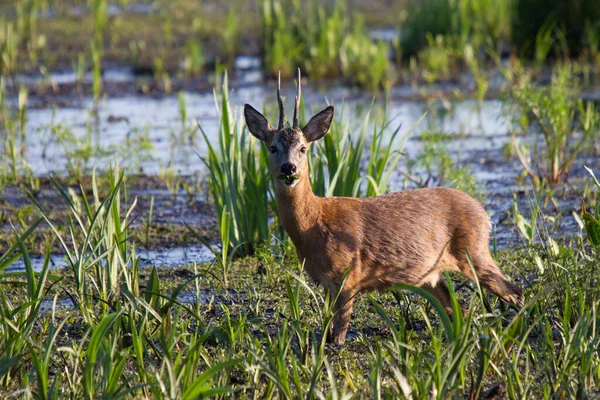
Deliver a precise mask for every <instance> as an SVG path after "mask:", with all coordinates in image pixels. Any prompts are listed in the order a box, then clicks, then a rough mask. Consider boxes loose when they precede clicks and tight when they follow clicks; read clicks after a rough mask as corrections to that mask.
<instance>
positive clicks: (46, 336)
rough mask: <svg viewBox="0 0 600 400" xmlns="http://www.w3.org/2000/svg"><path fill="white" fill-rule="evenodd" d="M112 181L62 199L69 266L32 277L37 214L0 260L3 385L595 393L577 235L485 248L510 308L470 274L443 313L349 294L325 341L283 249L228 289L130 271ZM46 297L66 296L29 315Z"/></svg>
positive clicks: (586, 263) (180, 394) (318, 315)
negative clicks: (515, 288)
mask: <svg viewBox="0 0 600 400" xmlns="http://www.w3.org/2000/svg"><path fill="white" fill-rule="evenodd" d="M113 177H114V178H113V181H112V182H113V183H112V186H111V190H110V191H109V192H108V193H107V195H106V197H102V198H96V199H92V200H91V201H90V203H89V206H86V207H89V208H86V211H83V214H82V213H81V212H80V211H76V210H75V209H73V208H71V209H72V214H71V219H72V221H73V223H72V225H71V226H72V229H73V230H83V231H84V232H85V233H86V234H85V235H84V237H83V238H81V239H78V240H77V241H76V242H74V243H72V244H70V245H68V247H69V255H68V258H69V260H70V263H71V267H68V268H66V269H64V270H61V271H56V272H55V271H50V270H49V269H48V263H46V267H45V269H44V270H42V272H39V273H36V272H33V270H32V269H31V267H30V264H29V262H28V252H27V248H26V246H25V245H24V240H25V239H26V238H27V236H28V235H30V234H31V232H32V231H33V230H35V229H37V227H36V225H37V224H34V225H33V226H32V227H31V229H29V230H23V231H21V232H19V233H18V235H17V236H15V241H14V247H13V249H11V250H10V251H8V252H7V253H6V254H5V255H4V256H2V257H0V271H1V270H4V268H5V267H6V266H7V265H8V264H9V263H10V261H11V260H12V259H14V257H21V258H23V259H24V260H25V265H26V271H25V272H23V273H6V272H3V273H1V274H0V298H1V299H2V301H1V302H0V310H1V318H0V332H1V333H2V335H0V338H2V339H1V340H0V359H2V363H1V365H2V366H3V368H1V369H0V379H1V381H0V382H1V385H0V391H2V393H3V395H10V394H16V393H18V392H19V391H20V390H24V392H21V393H24V394H25V395H26V396H27V397H33V398H51V397H54V398H57V397H65V396H67V397H77V398H79V397H83V398H94V397H103V396H104V397H115V396H117V397H120V396H123V397H125V398H198V397H201V396H208V397H216V398H232V397H235V398H240V397H243V398H249V397H252V398H296V397H298V396H301V397H310V398H322V397H328V398H333V397H335V396H339V397H347V396H351V395H353V396H357V397H376V398H383V397H401V398H432V397H433V398H440V399H443V398H449V397H463V396H464V397H468V396H473V397H478V396H482V395H484V394H486V393H488V392H489V391H490V390H501V391H503V393H504V394H505V396H507V397H508V398H530V397H543V396H547V397H564V398H581V397H586V396H587V397H594V396H595V395H596V394H597V393H598V390H599V389H600V388H599V385H598V383H599V382H600V357H599V354H600V353H599V352H598V349H599V348H600V347H599V346H600V336H599V334H600V332H599V331H598V327H597V326H598V325H597V323H598V315H597V309H598V306H599V305H600V295H599V293H598V291H597V289H596V288H597V285H598V283H599V282H597V280H598V279H597V273H596V272H597V271H596V269H597V264H598V261H599V259H598V253H597V252H596V251H595V250H593V249H592V248H590V247H588V246H587V245H586V242H585V240H584V238H583V237H580V238H579V239H577V240H576V241H575V242H574V244H573V245H572V247H565V246H563V245H559V244H556V245H555V246H556V247H555V248H554V249H552V248H550V247H543V246H539V245H528V246H527V247H526V248H525V249H523V250H521V251H517V252H515V251H513V250H511V251H507V252H500V253H499V254H498V261H499V263H500V265H501V267H502V268H503V270H504V271H505V272H506V273H507V274H508V275H510V276H512V277H515V278H518V279H519V280H520V283H521V285H524V286H526V306H525V307H524V308H523V309H522V310H519V311H516V310H512V309H510V308H508V307H506V306H505V305H503V304H501V302H500V301H499V300H498V299H497V298H495V297H493V296H490V295H489V294H488V293H487V292H485V291H484V290H482V289H481V288H480V287H478V286H477V285H476V284H469V285H467V286H463V287H462V289H461V290H459V291H458V292H456V294H454V292H453V295H452V298H453V299H456V301H459V302H461V303H462V304H464V305H466V307H467V309H468V312H467V313H466V315H465V316H464V317H462V316H461V315H462V314H461V313H460V312H458V311H457V312H455V313H454V315H456V317H454V318H449V317H448V316H447V315H446V314H445V311H444V310H443V308H442V307H440V305H439V304H438V303H437V302H436V301H435V299H433V298H431V296H429V295H428V294H427V293H425V292H423V291H421V290H420V289H417V288H413V287H409V286H398V287H397V288H395V289H393V290H391V291H388V292H387V293H384V294H370V295H367V296H363V297H361V298H360V299H359V301H358V302H357V304H356V311H355V314H354V317H353V320H352V325H351V333H352V336H351V337H350V338H349V340H348V342H347V343H346V345H344V346H343V347H332V346H330V345H327V344H326V343H325V341H324V336H323V335H322V333H323V332H325V331H326V330H327V329H328V326H329V324H330V323H331V306H332V304H333V299H328V298H327V297H326V296H325V297H324V296H323V295H321V292H320V290H319V289H317V288H315V287H314V286H313V285H312V284H310V283H308V282H307V281H306V280H305V279H306V278H305V277H304V274H303V273H302V272H300V269H299V265H298V263H297V260H296V258H295V257H293V256H292V255H291V254H293V251H292V250H291V249H289V248H288V247H286V245H283V246H275V247H274V248H268V247H267V248H259V249H257V252H256V255H255V256H253V257H249V258H244V259H239V260H238V261H235V262H232V263H231V264H230V265H229V270H228V274H229V281H228V287H229V291H225V290H224V289H222V288H223V287H224V284H225V282H224V281H223V280H222V278H221V277H219V276H218V275H217V274H214V273H213V271H214V269H215V266H211V265H206V266H194V265H192V266H190V267H187V268H182V269H181V270H180V271H185V272H186V273H185V274H184V273H180V272H178V271H177V270H175V271H173V270H159V269H155V268H154V269H144V270H138V269H137V267H136V257H135V250H134V248H132V247H131V245H130V244H129V241H127V240H123V239H124V236H126V235H127V224H128V220H129V217H128V216H127V215H123V214H120V213H119V211H118V208H117V205H118V201H122V200H123V189H124V188H123V182H122V175H121V174H119V173H118V172H117V171H115V173H114V175H113ZM96 190H97V189H96ZM64 201H65V202H67V203H69V202H70V198H69V197H68V196H65V199H64ZM82 201H83V199H82ZM86 204H87V203H86ZM128 206H129V207H130V208H132V207H134V206H135V204H131V205H128ZM15 234H17V232H15ZM541 239H542V241H543V242H544V243H545V241H546V240H547V238H546V237H542V238H541ZM533 256H537V257H538V259H537V261H536V260H534V258H533ZM538 263H541V264H542V266H543V267H544V268H543V272H541V271H540V269H538ZM174 273H176V275H178V276H180V277H179V278H178V279H177V280H176V281H173V278H172V276H173V274H174ZM182 277H183V278H182ZM453 278H454V279H457V278H458V277H453ZM447 279H450V277H448V278H447ZM458 281H459V282H460V278H459V279H458ZM204 293H208V298H207V296H206V294H204ZM411 293H412V294H416V295H417V296H414V295H411ZM180 294H185V295H186V296H187V297H186V298H187V299H188V300H186V301H183V300H182V299H183V298H181V297H178V296H179V295H180ZM53 299H72V300H73V301H74V302H75V304H76V306H75V307H74V308H73V309H70V310H64V309H61V308H60V307H57V308H55V309H52V307H51V309H50V310H49V311H42V310H41V308H40V307H41V305H42V301H50V302H52V301H53ZM454 304H455V307H457V306H458V305H457V303H456V302H455V303H454Z"/></svg>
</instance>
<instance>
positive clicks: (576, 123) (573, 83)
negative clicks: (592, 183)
mask: <svg viewBox="0 0 600 400" xmlns="http://www.w3.org/2000/svg"><path fill="white" fill-rule="evenodd" d="M579 90H580V89H579V79H578V78H577V76H576V74H575V73H574V71H573V69H572V67H571V66H570V65H568V64H567V65H564V66H560V67H558V68H557V69H555V70H554V71H553V74H552V80H551V83H550V86H548V87H536V86H534V85H533V84H532V83H531V81H530V80H528V79H522V81H521V82H520V83H519V84H518V85H516V86H514V87H513V88H512V91H511V93H512V95H511V99H512V100H514V101H515V104H516V106H517V107H518V109H519V111H520V115H521V116H522V118H521V120H520V121H519V125H516V126H513V127H512V130H511V131H512V134H513V140H514V142H515V144H516V145H515V150H516V151H517V155H518V156H519V159H520V161H521V163H522V164H523V167H524V168H525V171H527V174H529V175H530V176H531V177H532V178H533V179H534V181H535V182H537V183H539V182H540V180H541V179H542V178H544V179H546V180H547V181H548V182H550V183H552V184H555V183H558V182H559V181H560V180H561V179H562V178H563V177H565V176H567V175H568V173H569V170H570V169H571V166H572V165H573V162H574V161H575V158H576V157H577V155H578V154H579V152H580V151H581V150H582V148H583V147H584V146H585V145H587V144H588V143H590V141H592V140H593V139H594V138H596V137H598V134H599V129H600V115H599V114H598V110H597V109H596V106H595V105H594V104H593V102H591V101H588V102H584V101H583V100H581V99H580V98H578V94H579ZM530 118H531V119H530ZM531 127H533V128H536V129H538V130H539V131H540V133H541V136H542V139H543V146H540V145H537V143H536V152H535V154H534V155H532V156H530V157H528V156H527V155H526V154H525V153H524V152H523V151H522V149H521V147H520V146H519V145H518V143H517V138H516V135H517V134H519V133H521V132H528V131H529V130H530V129H531Z"/></svg>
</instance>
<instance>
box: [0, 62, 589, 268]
mask: <svg viewBox="0 0 600 400" xmlns="http://www.w3.org/2000/svg"><path fill="white" fill-rule="evenodd" d="M259 67H260V63H259V61H258V59H257V58H253V57H240V58H238V61H237V62H236V70H235V71H236V72H235V73H233V74H232V75H231V76H230V95H229V100H230V103H231V105H232V107H233V110H232V111H233V112H234V115H235V116H236V118H238V119H239V120H241V119H240V117H241V110H242V106H243V104H244V103H251V104H252V105H253V106H254V107H255V108H257V109H259V110H260V109H262V108H263V105H265V104H267V105H269V107H270V108H269V109H273V107H272V106H273V104H274V100H275V90H274V84H273V82H269V81H265V80H264V79H263V77H262V74H261V73H260V70H259ZM103 79H104V84H105V86H106V87H107V88H109V89H108V90H109V91H112V92H111V94H110V96H106V97H105V98H103V99H101V100H100V101H99V102H98V103H94V101H93V99H92V98H91V97H88V96H80V95H77V94H76V91H75V90H66V91H62V92H61V93H63V94H61V95H58V96H54V97H52V96H48V95H36V94H35V92H34V93H32V94H30V98H29V106H28V110H27V125H26V127H27V131H26V143H27V144H26V149H25V159H26V160H27V162H28V164H29V166H30V168H31V170H32V171H33V173H34V174H35V175H37V176H47V175H49V174H51V173H56V174H61V173H64V172H65V171H66V170H67V169H68V168H72V167H73V166H72V165H70V163H73V158H75V157H74V156H73V154H71V153H70V151H72V149H69V147H68V146H72V148H81V145H82V144H86V143H87V144H89V145H90V146H89V148H90V149H93V150H91V151H90V152H89V154H86V155H85V156H84V157H83V159H84V160H85V165H83V167H85V168H92V167H94V166H95V165H96V163H98V165H107V162H106V161H110V160H113V159H116V160H118V161H119V162H120V164H122V165H123V166H124V167H125V168H126V169H127V171H128V173H132V172H133V173H136V174H143V175H148V176H159V175H161V174H164V173H165V171H171V173H173V174H175V175H185V176H189V177H192V178H193V179H199V180H201V179H202V176H204V175H205V174H206V171H205V170H204V166H203V164H202V162H201V160H200V157H201V156H203V155H205V154H206V151H207V145H206V141H205V140H204V138H203V136H202V135H201V134H200V132H199V130H198V129H196V125H195V124H196V121H197V123H198V125H199V126H200V127H201V128H202V130H203V131H204V132H205V134H206V137H207V138H208V140H209V141H212V142H213V143H214V142H216V141H217V135H218V129H219V118H220V117H219V113H218V107H217V104H216V101H219V96H218V95H217V96H215V93H213V92H212V91H210V90H201V89H198V90H188V91H181V92H180V94H179V95H177V94H169V95H164V94H162V95H152V94H150V95H148V94H142V93H139V92H137V91H136V90H132V88H134V87H136V85H139V82H136V81H138V80H139V79H140V78H139V77H136V76H134V75H132V74H131V73H130V72H128V71H126V70H107V71H105V72H104V75H103ZM89 80H91V77H90V76H85V77H84V82H83V84H85V83H86V82H87V81H89ZM19 83H26V84H28V85H29V86H34V87H35V86H38V87H40V86H46V87H48V86H50V87H67V88H69V87H73V86H75V85H76V76H75V74H73V73H59V74H54V75H50V76H47V77H45V78H42V77H39V76H19V77H17V79H16V81H15V82H13V83H12V84H13V85H17V84H19ZM88 83H89V82H88ZM212 83H213V84H214V82H212ZM198 86H202V85H198ZM204 86H208V85H206V84H205V85H204ZM111 88H112V89H111ZM119 88H123V90H122V91H121V92H119ZM452 90H453V88H452V86H451V85H450V86H445V87H435V86H433V87H428V88H425V89H423V88H413V87H411V86H397V87H394V88H392V89H391V90H390V92H389V94H388V99H387V101H384V100H383V99H382V98H381V96H380V97H379V98H378V99H376V100H375V101H374V100H373V95H372V94H370V93H365V92H361V91H359V90H357V89H354V88H350V87H347V86H344V85H342V84H332V85H323V84H318V85H314V84H312V83H311V82H310V81H309V82H307V83H306V84H305V85H304V86H303V91H302V93H303V98H304V102H305V104H306V107H307V114H308V115H310V114H311V111H312V112H316V111H319V110H320V109H321V108H322V107H324V106H325V105H326V104H327V103H332V104H335V105H336V114H337V117H338V118H341V119H342V120H348V121H349V128H350V130H351V131H352V132H354V133H358V130H359V129H360V124H362V121H363V120H364V117H365V115H366V114H367V113H369V114H370V116H371V120H372V121H377V120H381V119H382V118H383V115H384V112H385V116H386V119H388V120H389V119H391V121H392V122H391V123H390V124H389V127H388V128H387V131H388V132H389V134H390V135H391V133H392V132H393V131H394V130H395V129H396V128H398V127H400V134H399V137H405V138H406V141H405V142H404V147H403V149H404V152H405V154H406V155H405V157H403V159H402V161H401V163H400V167H399V168H398V170H397V171H396V172H395V173H394V174H393V176H392V179H391V186H392V189H394V190H401V189H404V188H411V187H414V186H415V185H414V183H412V182H410V181H407V179H406V175H405V174H404V173H403V172H402V171H405V170H406V168H407V160H411V159H414V158H415V157H416V156H417V154H419V152H421V150H422V148H423V146H424V143H425V140H424V139H423V136H422V134H423V133H424V132H434V133H436V132H437V133H439V132H443V133H445V134H447V136H446V139H445V140H444V141H443V143H441V144H440V146H444V149H445V151H446V152H447V153H448V154H449V155H450V156H451V158H452V160H453V162H454V163H455V165H462V166H468V168H469V171H470V173H471V174H472V176H473V177H474V178H475V181H476V187H477V190H478V191H479V192H480V193H481V194H482V199H484V203H485V207H486V209H487V210H488V212H489V213H490V215H491V218H492V222H493V225H494V229H493V232H492V237H493V240H494V246H497V247H498V248H504V247H507V246H508V245H514V244H518V243H519V241H520V238H519V236H518V233H517V231H516V229H515V227H514V223H511V218H510V215H511V214H510V212H509V210H511V209H512V207H513V202H514V199H515V197H514V196H516V200H517V202H518V204H519V208H520V210H522V211H523V212H524V213H527V211H528V209H529V207H530V201H531V196H532V195H531V194H528V193H531V187H529V186H528V185H527V184H518V180H517V177H518V175H519V174H520V173H521V172H522V169H523V168H522V165H521V164H520V162H519V161H518V160H517V159H516V158H514V157H513V158H508V157H506V156H505V148H506V146H507V144H510V142H511V140H512V139H511V135H510V132H509V131H510V123H511V120H512V117H513V116H514V115H513V114H512V113H513V111H512V110H511V109H510V105H509V104H506V103H504V102H503V101H501V100H499V99H486V100H483V101H482V102H481V103H478V102H477V101H476V100H474V99H470V98H463V99H458V100H451V101H449V100H447V97H446V96H444V95H443V93H450V92H452ZM294 91H295V88H294V85H293V83H292V82H286V83H285V84H284V87H283V95H284V97H285V98H286V99H287V101H286V103H290V104H289V105H288V107H291V106H292V105H291V100H290V99H293V97H294V94H295V92H294ZM424 91H425V95H424ZM115 92H116V93H115ZM587 96H588V97H591V98H593V97H594V93H589V94H588V95H587ZM49 98H50V99H51V100H52V101H49ZM424 98H427V100H424ZM10 100H11V99H9V101H10ZM12 101H15V102H16V99H12ZM384 104H385V110H384ZM423 116H424V117H423ZM421 118H422V120H421V122H420V123H417V122H418V121H419V120H420V119H421ZM411 127H414V129H413V130H412V131H411V130H410V128H411ZM371 131H372V128H369V129H368V132H371ZM519 140H520V141H523V142H528V143H533V142H534V141H536V140H539V136H538V135H535V134H531V135H527V136H525V137H521V138H519ZM65 143H66V144H65ZM402 145H403V141H402V140H401V139H399V140H397V142H396V143H395V144H394V146H396V147H397V149H400V148H401V147H402ZM77 157H78V159H79V160H81V159H82V157H81V154H79V155H78V156H77ZM80 162H81V161H80ZM584 165H587V166H589V167H591V168H592V169H596V170H600V163H599V160H598V158H597V157H593V156H586V155H585V154H584V155H582V156H581V157H579V158H578V160H577V161H576V163H575V165H574V167H573V169H572V172H571V174H570V182H571V184H570V185H567V186H565V188H563V189H559V190H563V191H564V193H563V194H564V196H560V198H561V200H560V201H558V203H557V204H555V205H553V207H555V208H558V209H559V210H560V211H562V213H561V215H562V218H560V220H559V221H558V222H556V221H552V224H550V225H549V226H548V230H549V233H550V234H553V233H555V234H556V235H558V234H559V233H560V236H565V235H566V236H569V235H574V234H577V233H579V232H580V227H579V225H578V224H577V222H576V219H575V218H574V217H573V216H572V215H571V213H572V211H573V210H576V209H577V208H578V204H579V201H580V200H579V194H578V192H577V190H575V191H573V193H572V194H570V193H571V191H572V189H569V188H571V187H572V186H573V185H574V186H575V187H581V186H582V178H583V177H585V174H586V173H585V171H584V169H583V166H584ZM412 173H413V174H417V175H423V174H424V171H422V170H419V168H418V167H416V168H415V169H413V170H412ZM422 178H423V180H425V178H426V177H425V176H422ZM4 195H6V196H10V192H5V193H4ZM135 195H136V196H138V197H139V198H142V199H144V198H145V199H148V198H150V197H155V198H161V197H162V198H166V199H168V198H170V199H171V200H170V201H169V202H167V203H168V204H167V206H168V205H169V204H171V205H172V204H173V203H174V204H177V203H181V204H184V203H185V202H186V201H185V199H186V197H188V198H189V196H190V194H189V193H185V192H184V191H183V190H179V192H176V193H172V192H170V191H169V190H167V189H166V188H152V189H147V190H140V191H138V193H136V194H135ZM193 196H195V197H196V200H197V201H199V202H207V194H206V193H202V192H197V193H196V194H194V195H193ZM194 218H198V220H200V219H204V220H207V219H211V218H214V217H213V216H212V215H211V212H210V210H207V209H206V208H203V209H201V210H200V211H198V210H195V211H194V210H190V209H189V207H185V206H181V207H179V208H177V207H174V208H173V210H172V212H170V213H168V216H167V217H165V218H164V221H162V222H163V223H167V224H180V225H181V224H183V223H185V222H186V221H187V222H189V221H193V220H194ZM6 228H8V227H3V229H6ZM139 256H140V257H141V262H142V264H143V265H149V264H153V265H163V266H178V265H185V264H189V263H191V262H198V263H203V262H207V261H210V260H211V259H212V257H213V256H212V253H211V252H210V251H209V250H208V249H207V248H205V247H203V246H201V245H196V246H186V247H175V248H169V249H162V250H151V251H150V250H149V251H144V250H140V251H139ZM32 262H33V263H34V266H35V267H36V269H39V268H41V266H42V263H43V258H41V257H33V258H32ZM145 263H146V264H145ZM64 265H65V260H64V258H63V257H62V256H60V255H53V256H52V258H51V266H53V267H60V266H64ZM11 268H12V269H15V270H16V269H19V268H23V264H22V262H17V263H15V264H14V265H13V266H12V267H11Z"/></svg>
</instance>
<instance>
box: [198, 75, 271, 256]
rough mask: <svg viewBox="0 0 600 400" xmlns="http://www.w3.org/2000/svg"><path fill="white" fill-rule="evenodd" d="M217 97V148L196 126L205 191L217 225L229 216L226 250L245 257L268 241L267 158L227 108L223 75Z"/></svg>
mask: <svg viewBox="0 0 600 400" xmlns="http://www.w3.org/2000/svg"><path fill="white" fill-rule="evenodd" d="M219 95H220V97H221V100H220V101H217V104H218V108H217V111H218V113H219V116H220V122H219V134H218V144H217V145H215V144H213V143H212V142H211V141H210V140H209V139H208V136H207V135H206V133H205V132H204V130H203V129H202V125H201V123H199V124H198V128H199V129H200V131H201V133H202V135H203V137H204V140H205V141H206V145H207V147H208V154H207V155H206V156H205V157H202V161H203V162H204V164H205V165H206V167H207V170H208V188H209V192H210V195H211V198H212V201H213V204H214V205H215V209H216V214H217V219H218V225H219V226H228V224H223V223H222V220H223V218H229V217H227V216H226V215H227V214H229V215H230V216H231V222H232V225H231V227H230V228H229V227H228V229H230V240H229V242H230V243H231V249H230V250H233V249H237V252H238V255H249V254H253V253H254V250H255V248H256V246H258V245H260V244H261V243H263V242H265V241H268V240H269V222H268V220H269V217H268V213H269V201H270V195H269V193H270V187H269V186H270V183H269V182H270V180H269V176H268V173H267V168H266V165H267V163H268V158H269V157H268V152H267V150H266V148H265V147H264V146H259V143H257V142H256V141H255V140H254V139H253V138H252V137H251V135H249V134H247V133H246V132H245V130H244V125H243V124H242V122H241V121H240V119H239V118H240V116H239V113H237V112H234V111H233V110H232V109H231V106H230V104H229V88H228V81H227V75H225V76H224V78H223V84H222V87H221V91H220V93H219ZM216 96H217V93H216V92H215V97H216ZM250 210H251V211H250Z"/></svg>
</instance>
